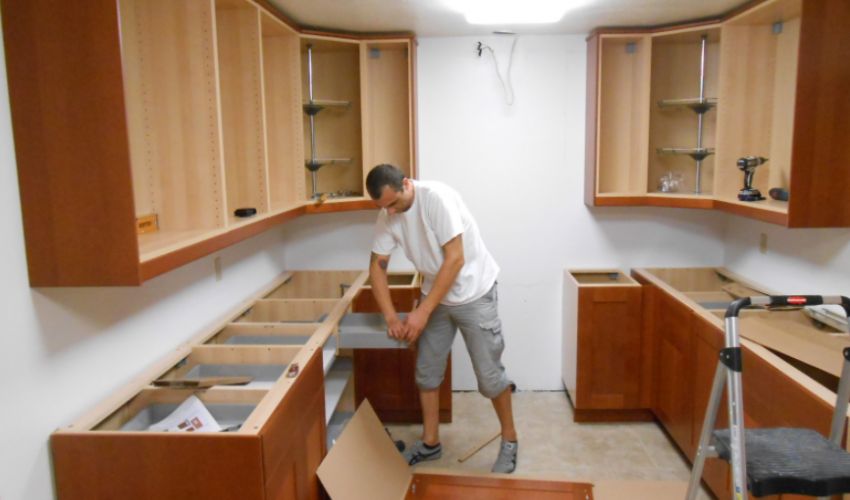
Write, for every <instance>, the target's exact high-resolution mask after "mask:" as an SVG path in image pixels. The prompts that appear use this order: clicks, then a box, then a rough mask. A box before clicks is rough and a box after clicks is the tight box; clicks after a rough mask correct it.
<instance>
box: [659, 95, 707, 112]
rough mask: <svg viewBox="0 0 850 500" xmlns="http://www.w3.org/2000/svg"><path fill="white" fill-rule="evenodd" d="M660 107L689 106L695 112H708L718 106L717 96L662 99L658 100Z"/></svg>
mask: <svg viewBox="0 0 850 500" xmlns="http://www.w3.org/2000/svg"><path fill="white" fill-rule="evenodd" d="M658 107H659V108H688V109H690V110H691V111H693V112H694V113H706V112H708V111H709V110H711V109H714V108H716V107H717V98H716V97H708V98H704V99H700V98H699V97H692V98H686V99H662V100H660V101H658Z"/></svg>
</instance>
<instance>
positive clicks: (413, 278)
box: [364, 272, 419, 288]
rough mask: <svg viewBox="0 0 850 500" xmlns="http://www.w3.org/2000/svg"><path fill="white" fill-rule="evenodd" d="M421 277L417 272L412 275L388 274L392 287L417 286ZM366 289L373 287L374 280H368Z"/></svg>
mask: <svg viewBox="0 0 850 500" xmlns="http://www.w3.org/2000/svg"><path fill="white" fill-rule="evenodd" d="M418 277H419V275H418V274H417V273H415V272H410V273H394V272H390V273H387V282H388V283H389V285H390V286H417V281H418ZM364 287H370V288H371V287H372V278H369V279H367V280H366V283H365V284H364Z"/></svg>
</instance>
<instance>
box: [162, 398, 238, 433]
mask: <svg viewBox="0 0 850 500" xmlns="http://www.w3.org/2000/svg"><path fill="white" fill-rule="evenodd" d="M148 430H149V431H154V432H219V431H221V426H219V425H218V422H216V421H215V418H213V416H212V414H210V412H209V410H207V407H206V406H204V403H202V402H201V400H200V399H198V398H197V397H196V396H194V395H193V396H189V397H188V398H187V399H186V401H183V402H182V403H180V406H178V407H177V409H176V410H174V411H173V412H171V413H170V414H169V415H168V416H167V417H165V418H164V419H162V420H160V421H159V422H157V423H155V424H151V426H150V427H148Z"/></svg>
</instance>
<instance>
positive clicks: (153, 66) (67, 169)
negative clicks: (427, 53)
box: [2, 0, 415, 286]
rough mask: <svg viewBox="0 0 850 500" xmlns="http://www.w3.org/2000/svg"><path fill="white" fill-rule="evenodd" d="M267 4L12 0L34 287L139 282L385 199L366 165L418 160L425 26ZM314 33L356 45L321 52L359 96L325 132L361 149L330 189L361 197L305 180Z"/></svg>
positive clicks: (14, 88)
mask: <svg viewBox="0 0 850 500" xmlns="http://www.w3.org/2000/svg"><path fill="white" fill-rule="evenodd" d="M259 4H260V5H258V3H255V2H254V1H253V0H186V1H181V2H173V1H167V0H120V1H117V2H109V1H100V0H99V1H96V2H91V3H90V4H88V5H87V7H86V9H83V11H81V10H80V9H75V8H73V7H71V6H56V5H54V4H52V3H51V2H47V1H43V0H37V1H33V2H14V1H5V0H4V1H3V5H2V7H3V20H4V30H3V33H4V37H5V49H6V61H7V69H8V77H9V93H10V99H11V109H12V115H13V118H12V119H13V125H14V133H15V148H16V156H17V162H18V178H19V185H20V191H21V204H22V213H23V219H24V230H25V239H26V245H27V263H28V266H29V276H30V284H31V286H91V285H139V284H141V283H142V282H144V281H146V280H148V279H150V278H153V277H155V276H158V275H160V274H162V273H165V272H167V271H169V270H171V269H174V268H176V267H179V266H181V265H183V264H186V263H188V262H191V261H193V260H196V259H198V258H200V257H203V256H205V255H208V254H210V253H212V252H215V251H216V250H219V249H221V248H224V247H226V246H228V245H232V244H234V243H236V242H238V241H241V240H243V239H246V238H248V237H251V236H254V235H256V234H258V233H260V232H262V231H265V230H267V229H269V228H271V227H273V226H275V225H277V224H280V223H283V222H285V221H288V220H290V219H292V218H294V217H297V216H299V215H302V214H305V213H312V212H324V211H339V210H359V209H367V208H374V205H373V204H372V203H371V202H370V201H369V200H368V199H367V198H365V197H364V196H363V175H364V169H365V168H366V167H365V165H366V164H368V163H372V162H383V161H388V162H394V163H398V164H399V166H401V167H402V168H404V169H405V171H406V172H407V173H409V175H411V176H413V175H415V171H414V166H413V159H414V154H413V149H412V144H413V141H412V137H413V127H412V123H413V100H412V85H413V84H412V79H411V77H410V75H411V74H412V71H413V69H412V58H411V57H410V54H411V51H412V37H410V36H403V37H392V38H387V39H381V40H374V39H373V38H372V37H368V38H367V37H365V36H348V35H346V36H329V35H325V34H318V33H315V32H311V34H307V33H305V32H304V31H302V30H300V29H299V28H298V27H297V26H294V25H293V24H292V23H290V22H288V21H287V20H286V19H285V18H284V17H282V16H281V15H279V14H278V13H277V12H276V11H272V10H268V9H269V8H270V4H269V3H268V2H265V1H262V2H259ZM308 39H309V40H315V41H316V43H317V44H318V45H320V46H321V47H333V48H334V51H335V50H336V48H340V47H344V48H345V50H343V51H341V52H344V53H345V56H344V57H339V58H337V57H333V58H331V59H329V60H327V61H324V62H323V61H322V58H321V57H320V58H319V59H318V60H317V66H318V67H317V69H319V70H321V72H323V74H324V77H323V78H322V79H321V82H322V83H321V85H330V86H333V87H337V88H339V89H340V90H341V95H342V97H340V98H343V99H347V100H349V101H351V105H350V106H349V108H350V109H349V110H348V112H344V113H342V115H341V116H342V118H340V119H339V120H335V119H334V113H335V112H334V111H333V110H328V111H326V112H323V113H322V115H323V116H320V117H319V118H320V120H321V119H323V118H325V116H324V115H328V116H330V117H331V118H330V119H329V122H328V123H327V124H326V126H325V127H324V128H320V130H322V132H321V134H325V135H320V136H319V137H318V140H319V141H320V144H322V145H323V147H327V148H329V149H328V150H327V151H329V152H332V153H334V154H336V153H337V152H336V151H332V150H333V149H335V148H337V147H338V148H339V150H340V151H339V153H340V154H345V155H347V156H349V157H351V166H350V167H341V166H340V167H337V166H330V167H326V168H327V169H328V178H327V179H323V180H322V182H325V183H326V185H327V190H328V191H330V190H332V191H333V192H337V191H340V190H342V191H350V192H351V196H354V195H355V194H356V197H353V198H352V197H349V198H347V199H345V200H336V201H335V202H334V203H329V204H327V205H315V204H314V203H313V201H312V200H311V199H310V194H311V193H310V188H309V187H308V186H309V185H308V184H307V182H306V181H309V179H305V173H307V174H309V171H307V170H306V169H305V158H306V157H307V156H309V149H308V151H307V152H306V153H305V136H304V128H303V125H302V123H303V120H304V118H303V117H304V103H303V102H302V101H303V100H304V99H305V97H304V95H302V77H304V74H305V72H306V71H307V68H306V67H304V66H303V65H302V62H301V46H302V41H304V40H308ZM320 52H321V50H320ZM332 52H333V51H332ZM395 78H398V80H393V79H395ZM317 81H318V80H317ZM327 90H328V92H329V94H333V93H334V91H335V90H336V89H335V88H334V89H327ZM361 108H362V109H363V110H365V112H364V113H362V114H361ZM363 131H365V133H364V132H363ZM308 139H309V137H308ZM322 141H324V143H322ZM307 144H308V145H309V144H310V143H309V141H308V142H307ZM320 174H321V175H325V173H324V172H320ZM237 209H251V210H249V211H247V213H248V214H249V215H248V216H244V212H240V216H236V215H235V212H236V210H237ZM252 211H255V212H252ZM252 213H253V215H251V214H252Z"/></svg>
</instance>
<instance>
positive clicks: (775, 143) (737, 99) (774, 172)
mask: <svg viewBox="0 0 850 500" xmlns="http://www.w3.org/2000/svg"><path fill="white" fill-rule="evenodd" d="M799 42H800V19H799V18H796V19H791V20H786V21H785V22H784V23H783V29H782V33H780V34H774V33H773V31H772V23H768V24H756V25H744V24H734V25H727V26H724V27H723V41H722V49H721V53H722V55H721V58H722V61H723V63H722V64H723V67H722V68H721V77H720V78H721V82H720V101H721V102H720V109H719V114H720V115H719V116H720V120H721V122H722V123H723V127H721V129H720V130H719V131H718V138H717V141H718V143H717V162H718V165H719V168H718V175H717V183H716V189H717V194H718V197H719V198H725V199H733V200H734V199H736V197H737V193H738V191H739V190H740V189H741V188H742V187H743V173H742V172H741V171H740V170H738V168H737V167H736V161H737V159H738V158H740V157H742V156H750V155H752V156H763V157H765V158H768V159H769V161H768V162H767V163H765V164H764V165H762V166H760V167H758V169H757V170H756V173H755V176H754V183H753V184H754V186H755V187H756V188H757V189H759V190H760V191H761V192H762V194H763V195H764V196H767V192H768V190H769V189H770V188H772V187H784V188H788V187H789V182H790V173H791V146H792V140H791V135H792V131H793V125H794V101H795V94H796V81H797V61H798V52H799V50H798V46H799Z"/></svg>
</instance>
